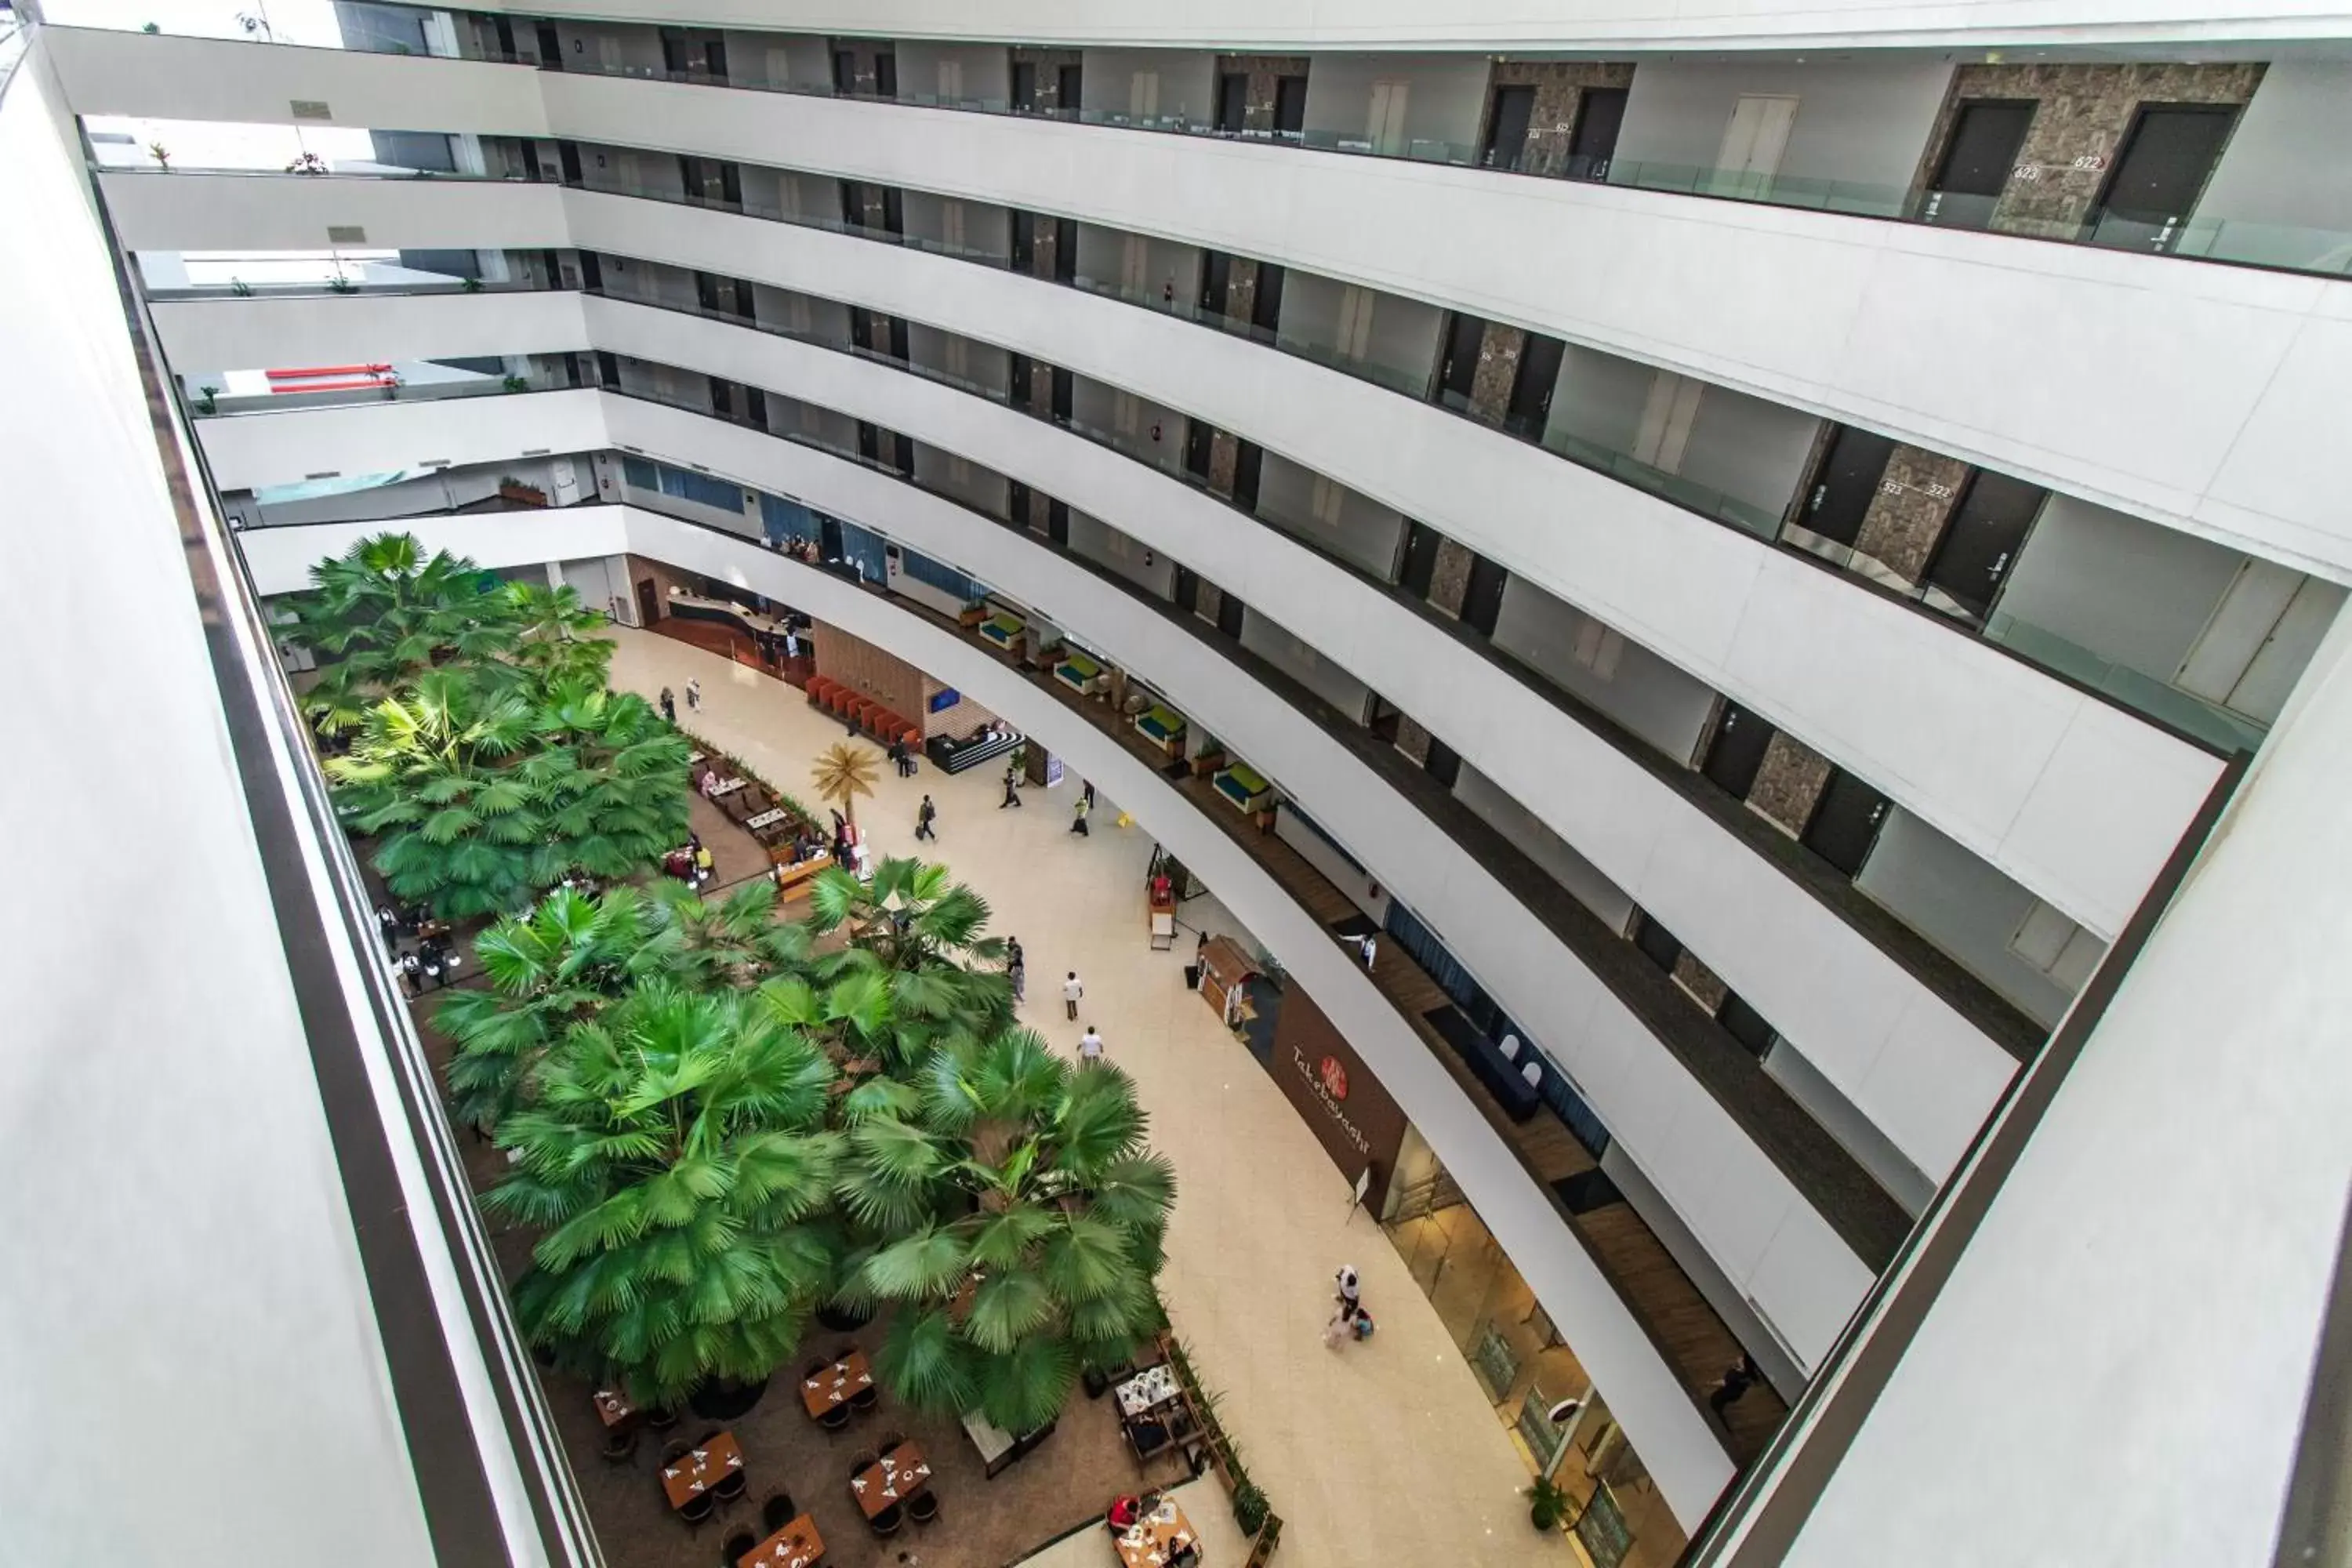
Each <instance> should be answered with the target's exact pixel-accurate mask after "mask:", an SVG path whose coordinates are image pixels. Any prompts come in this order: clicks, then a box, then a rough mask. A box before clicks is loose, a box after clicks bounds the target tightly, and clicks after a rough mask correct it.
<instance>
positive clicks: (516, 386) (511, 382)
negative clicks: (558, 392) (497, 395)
mask: <svg viewBox="0 0 2352 1568" xmlns="http://www.w3.org/2000/svg"><path fill="white" fill-rule="evenodd" d="M499 386H501V387H503V388H504V389H505V390H507V391H509V392H529V391H530V379H529V378H528V377H525V376H520V375H510V376H508V377H507V378H506V379H505V380H503V381H501V382H499ZM541 499H544V498H541Z"/></svg>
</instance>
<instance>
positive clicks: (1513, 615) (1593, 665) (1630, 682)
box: [1494, 577, 1716, 763]
mask: <svg viewBox="0 0 2352 1568" xmlns="http://www.w3.org/2000/svg"><path fill="white" fill-rule="evenodd" d="M1609 637H1615V642H1616V646H1615V647H1613V648H1612V647H1610V646H1609V645H1608V643H1607V641H1606V640H1605V639H1607V638H1609ZM1494 642H1495V646H1496V647H1498V648H1500V649H1502V650H1503V651H1504V652H1505V653H1507V654H1509V655H1511V656H1512V657H1513V658H1517V659H1519V660H1520V661H1521V662H1523V663H1525V664H1528V665H1529V666H1531V667H1533V668H1536V669H1538V670H1541V671H1542V672H1543V673H1544V674H1545V675H1548V676H1549V677H1550V678H1551V679H1553V680H1555V681H1557V682H1559V684H1560V685H1561V686H1563V687H1565V688H1566V689H1569V690H1570V691H1572V692H1574V693H1575V694H1576V695H1577V696H1579V697H1580V698H1582V699H1584V700H1585V701H1587V702H1590V703H1591V704H1592V706H1593V707H1595V708H1597V709H1599V710H1601V712H1603V713H1606V714H1607V715H1609V717H1611V718H1612V719H1614V720H1616V721H1617V722H1619V723H1620V724H1622V725H1623V726H1625V728H1626V729H1628V730H1630V731H1633V733H1634V734H1636V735H1638V736H1640V737H1641V738H1642V739H1643V740H1644V741H1647V742H1649V743H1650V744H1651V745H1653V746H1654V747H1656V748H1657V749H1658V751H1660V752H1663V753H1664V755H1666V756H1667V757H1669V758H1671V759H1673V760H1674V761H1675V762H1677V763H1688V762H1689V761H1690V760H1691V757H1692V755H1693V754H1694V753H1695V752H1696V751H1697V750H1698V739H1699V734H1700V732H1701V731H1704V730H1705V729H1706V721H1707V719H1708V718H1709V716H1711V715H1712V714H1713V713H1714V711H1715V702H1716V696H1715V693H1714V692H1713V691H1711V690H1709V689H1707V688H1706V686H1704V685H1702V684H1701V683H1700V682H1698V681H1696V680H1693V679H1691V678H1690V677H1689V676H1687V675H1685V674H1684V673H1683V672H1682V671H1681V670H1679V669H1676V668H1675V667H1674V666H1673V665H1671V664H1668V663H1667V662H1666V661H1665V660H1664V659H1662V658H1659V657H1658V656H1657V655H1656V654H1654V653H1652V652H1651V651H1650V650H1649V649H1647V648H1645V647H1643V646H1642V645H1641V644H1640V643H1637V642H1634V641H1633V640H1631V639H1630V638H1626V637H1618V636H1617V635H1616V634H1614V633H1612V632H1610V631H1609V629H1608V628H1607V627H1606V626H1601V623H1600V622H1598V621H1595V620H1594V619H1593V618H1592V617H1591V616H1588V615H1586V614H1584V613H1583V612H1582V611H1581V610H1579V609H1576V608H1575V607H1574V606H1572V605H1564V604H1562V603H1560V602H1559V600H1558V599H1555V598H1553V597H1552V596H1551V595H1549V594H1547V593H1545V592H1544V591H1543V590H1542V589H1541V588H1538V587H1537V586H1536V585H1535V584H1532V583H1530V582H1528V581H1527V580H1526V579H1525V578H1523V577H1514V578H1512V579H1511V581H1510V583H1509V584H1507V586H1506V587H1505V588H1504V589H1503V607H1502V612H1501V614H1499V615H1498V616H1496V618H1495V637H1494ZM1587 642H1591V643H1593V644H1594V645H1595V646H1594V647H1593V658H1592V659H1591V661H1590V662H1582V661H1580V660H1579V659H1578V658H1577V653H1578V649H1579V647H1580V644H1582V643H1587Z"/></svg>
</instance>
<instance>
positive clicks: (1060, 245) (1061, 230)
mask: <svg viewBox="0 0 2352 1568" xmlns="http://www.w3.org/2000/svg"><path fill="white" fill-rule="evenodd" d="M1077 280H1078V220H1077V219H1076V218H1074V217H1057V218H1055V220H1054V281H1055V282H1056V283H1076V281H1077Z"/></svg>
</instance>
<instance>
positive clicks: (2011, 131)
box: [1919, 98, 2034, 228]
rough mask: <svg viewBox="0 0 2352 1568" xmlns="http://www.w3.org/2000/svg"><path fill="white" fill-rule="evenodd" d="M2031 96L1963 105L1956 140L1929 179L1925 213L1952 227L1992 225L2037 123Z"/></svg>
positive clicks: (1924, 217) (1955, 126)
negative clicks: (2019, 155) (2028, 135)
mask: <svg viewBox="0 0 2352 1568" xmlns="http://www.w3.org/2000/svg"><path fill="white" fill-rule="evenodd" d="M2033 109H2034V105H2033V101H2032V100H2031V99H2006V98H1979V99H1971V100H1968V101H1966V102H1963V103H1962V104H1961V105H1960V111H1959V113H1958V114H1957V115H1955V116H1953V118H1952V139H1951V141H1950V142H1947V143H1946V144H1945V147H1944V157H1943V161H1942V162H1941V163H1937V165H1936V177H1935V178H1934V179H1933V180H1931V181H1929V182H1928V184H1927V200H1926V201H1925V202H1924V203H1923V204H1922V205H1921V206H1920V209H1919V216H1920V219H1921V221H1923V222H1926V223H1933V224H1941V225H1943V226H1945V227H1947V228H1990V227H1991V226H1992V209H1993V208H1994V206H1995V205H1998V204H1999V203H2000V193H2001V192H2002V190H2004V189H2005V188H2007V186H2008V184H2009V175H2010V171H2011V170H2012V169H2014V168H2016V167H2017V151H2018V149H2019V148H2021V147H2022V146H2023V145H2025V131H2026V127H2028V126H2029V125H2032V123H2033Z"/></svg>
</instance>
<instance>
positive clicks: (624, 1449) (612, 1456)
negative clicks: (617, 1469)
mask: <svg viewBox="0 0 2352 1568" xmlns="http://www.w3.org/2000/svg"><path fill="white" fill-rule="evenodd" d="M636 1457H637V1429H636V1428H635V1427H634V1426H623V1427H620V1428H618V1429H617V1430H614V1431H611V1432H607V1433H605V1434H604V1462H605V1463H606V1464H608V1465H625V1464H627V1463H628V1462H629V1461H630V1460H631V1459H634V1458H636Z"/></svg>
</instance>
